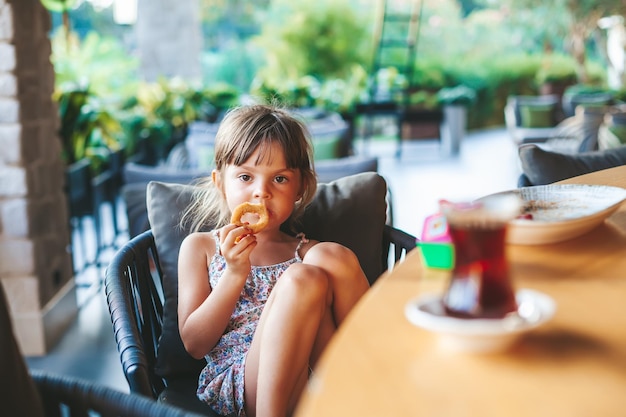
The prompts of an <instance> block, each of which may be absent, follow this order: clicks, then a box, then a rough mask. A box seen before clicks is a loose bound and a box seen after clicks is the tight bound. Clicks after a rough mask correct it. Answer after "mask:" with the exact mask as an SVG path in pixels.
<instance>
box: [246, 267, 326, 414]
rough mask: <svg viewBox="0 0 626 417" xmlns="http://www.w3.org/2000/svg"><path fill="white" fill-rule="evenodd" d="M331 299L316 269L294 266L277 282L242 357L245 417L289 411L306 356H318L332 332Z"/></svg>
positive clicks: (298, 389) (297, 393)
mask: <svg viewBox="0 0 626 417" xmlns="http://www.w3.org/2000/svg"><path fill="white" fill-rule="evenodd" d="M332 301H333V298H332V291H331V285H330V281H329V278H328V276H327V274H326V273H325V272H324V271H323V270H322V269H320V268H317V267H314V266H311V265H306V264H294V265H292V266H290V267H289V269H287V271H285V273H284V274H283V275H282V276H281V278H280V279H279V280H278V283H277V284H276V287H275V288H274V290H273V291H272V294H271V295H270V298H269V299H268V301H267V303H266V305H265V308H264V310H263V313H262V314H261V319H260V321H259V325H258V327H257V330H256V333H255V336H254V339H253V341H252V345H251V346H250V350H249V351H248V354H247V356H246V369H245V387H246V390H245V403H246V414H248V416H250V417H255V416H256V417H264V416H272V417H277V416H287V415H289V414H290V413H292V412H293V408H294V407H295V405H296V402H297V400H298V398H299V397H300V394H301V392H302V390H303V389H304V386H305V385H306V381H307V377H308V371H309V364H310V360H311V357H312V356H315V357H318V356H319V354H320V352H321V351H322V350H323V347H324V346H325V345H326V343H327V342H328V340H329V339H330V337H331V336H332V334H333V332H334V330H335V324H334V321H333V318H332V314H331V309H330V306H331V304H332ZM314 351H315V354H313V353H314Z"/></svg>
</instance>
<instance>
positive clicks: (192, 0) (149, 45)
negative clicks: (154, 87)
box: [135, 0, 202, 81]
mask: <svg viewBox="0 0 626 417" xmlns="http://www.w3.org/2000/svg"><path fill="white" fill-rule="evenodd" d="M137 9H138V12H137V23H136V25H135V30H136V31H137V47H138V52H139V57H140V61H141V73H142V75H143V78H144V79H146V80H147V81H155V80H156V79H157V78H158V77H160V76H163V77H167V78H172V77H176V76H179V77H181V78H183V79H186V80H200V79H201V77H202V71H201V68H200V53H201V51H202V34H201V30H200V11H199V10H200V9H199V3H198V0H139V1H138V3H137Z"/></svg>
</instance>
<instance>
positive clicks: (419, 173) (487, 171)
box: [27, 128, 520, 391]
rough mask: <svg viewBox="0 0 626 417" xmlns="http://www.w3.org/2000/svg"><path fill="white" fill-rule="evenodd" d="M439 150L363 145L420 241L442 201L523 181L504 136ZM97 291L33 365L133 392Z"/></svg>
mask: <svg viewBox="0 0 626 417" xmlns="http://www.w3.org/2000/svg"><path fill="white" fill-rule="evenodd" d="M441 149H442V148H441V147H440V145H439V143H438V142H436V141H414V142H413V141H412V142H405V143H404V145H403V148H402V155H401V157H400V158H396V156H395V151H396V144H395V143H389V142H371V143H368V144H362V143H360V144H358V145H357V150H358V151H359V152H367V153H369V154H371V155H376V156H378V157H379V172H380V173H381V174H382V175H383V176H384V177H385V178H386V179H387V182H388V185H389V187H390V188H391V190H392V197H393V209H394V223H395V226H396V227H399V228H401V229H403V230H405V231H407V232H409V233H412V234H414V235H416V236H419V234H420V233H421V229H422V222H423V219H424V217H425V216H427V215H428V214H431V213H433V212H435V211H436V210H437V202H438V200H439V199H441V198H446V199H451V200H464V199H473V198H476V197H480V196H482V195H486V194H490V193H493V192H497V191H502V190H506V189H511V188H515V187H516V182H517V177H518V176H519V173H520V168H519V164H518V160H517V153H516V147H515V145H514V144H513V142H512V141H511V140H510V138H509V136H508V135H507V133H506V131H505V130H504V129H501V128H498V129H493V130H486V131H481V132H474V133H470V134H468V135H467V137H466V138H464V140H463V142H462V144H461V151H460V153H459V155H456V156H447V155H445V154H444V153H443V152H442V150H441ZM121 212H122V214H123V210H122V211H121ZM121 217H122V219H123V216H121ZM118 241H124V236H123V235H122V236H118ZM107 257H110V251H109V252H105V253H104V254H103V257H102V258H103V260H105V261H106V259H107ZM103 272H104V269H103V268H100V269H98V268H96V267H91V268H88V270H87V271H86V272H85V273H84V274H81V276H80V277H79V279H80V280H81V281H87V282H98V280H99V279H100V277H101V276H102V274H103ZM93 288H94V287H92V290H81V291H80V296H79V302H81V304H82V307H81V310H80V314H79V316H78V318H77V320H76V322H75V323H74V324H73V325H72V326H71V328H70V329H69V330H68V332H67V333H66V334H65V336H64V337H63V338H62V340H61V341H60V342H59V343H58V345H57V346H55V347H54V348H53V349H52V350H51V351H50V353H49V354H48V355H46V356H43V357H29V358H27V361H28V363H29V365H30V366H31V367H32V368H39V369H48V370H51V371H54V372H58V373H62V374H68V375H73V376H78V377H82V378H86V379H90V380H97V381H99V382H101V383H102V384H105V385H108V386H111V387H114V388H118V389H120V390H122V391H128V386H127V384H126V381H125V379H124V376H123V373H122V369H121V365H120V362H119V356H118V352H117V347H116V344H115V339H114V336H113V332H112V328H111V322H110V319H109V313H108V310H107V306H106V300H105V297H104V293H103V290H102V288H101V287H98V286H96V287H95V291H94V290H93Z"/></svg>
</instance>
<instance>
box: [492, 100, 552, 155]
mask: <svg viewBox="0 0 626 417" xmlns="http://www.w3.org/2000/svg"><path fill="white" fill-rule="evenodd" d="M504 120H505V123H506V127H507V129H508V130H509V133H510V135H511V138H512V139H513V141H514V142H515V143H516V144H523V143H533V142H545V141H546V140H548V138H550V137H551V136H552V135H553V134H554V128H555V127H556V126H557V124H558V123H559V122H561V121H562V120H563V117H562V113H561V112H560V101H559V96H557V95H555V94H548V95H539V96H527V95H521V96H520V95H518V96H509V97H508V99H507V103H506V106H505V107H504Z"/></svg>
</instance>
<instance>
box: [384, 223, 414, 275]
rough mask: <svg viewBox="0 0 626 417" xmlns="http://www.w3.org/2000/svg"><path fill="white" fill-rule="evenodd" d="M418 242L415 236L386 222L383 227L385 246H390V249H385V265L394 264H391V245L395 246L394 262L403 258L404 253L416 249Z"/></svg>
mask: <svg viewBox="0 0 626 417" xmlns="http://www.w3.org/2000/svg"><path fill="white" fill-rule="evenodd" d="M416 244H417V238H416V237H415V236H413V235H411V234H409V233H407V232H405V231H403V230H400V229H397V228H395V227H393V226H390V225H388V224H386V225H385V228H384V229H383V247H385V248H388V251H383V265H388V266H393V265H389V263H390V260H389V251H391V246H393V263H395V262H398V261H399V260H400V259H402V256H403V255H406V254H407V253H409V252H410V251H412V250H413V249H415V247H416ZM385 252H386V253H385Z"/></svg>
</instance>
